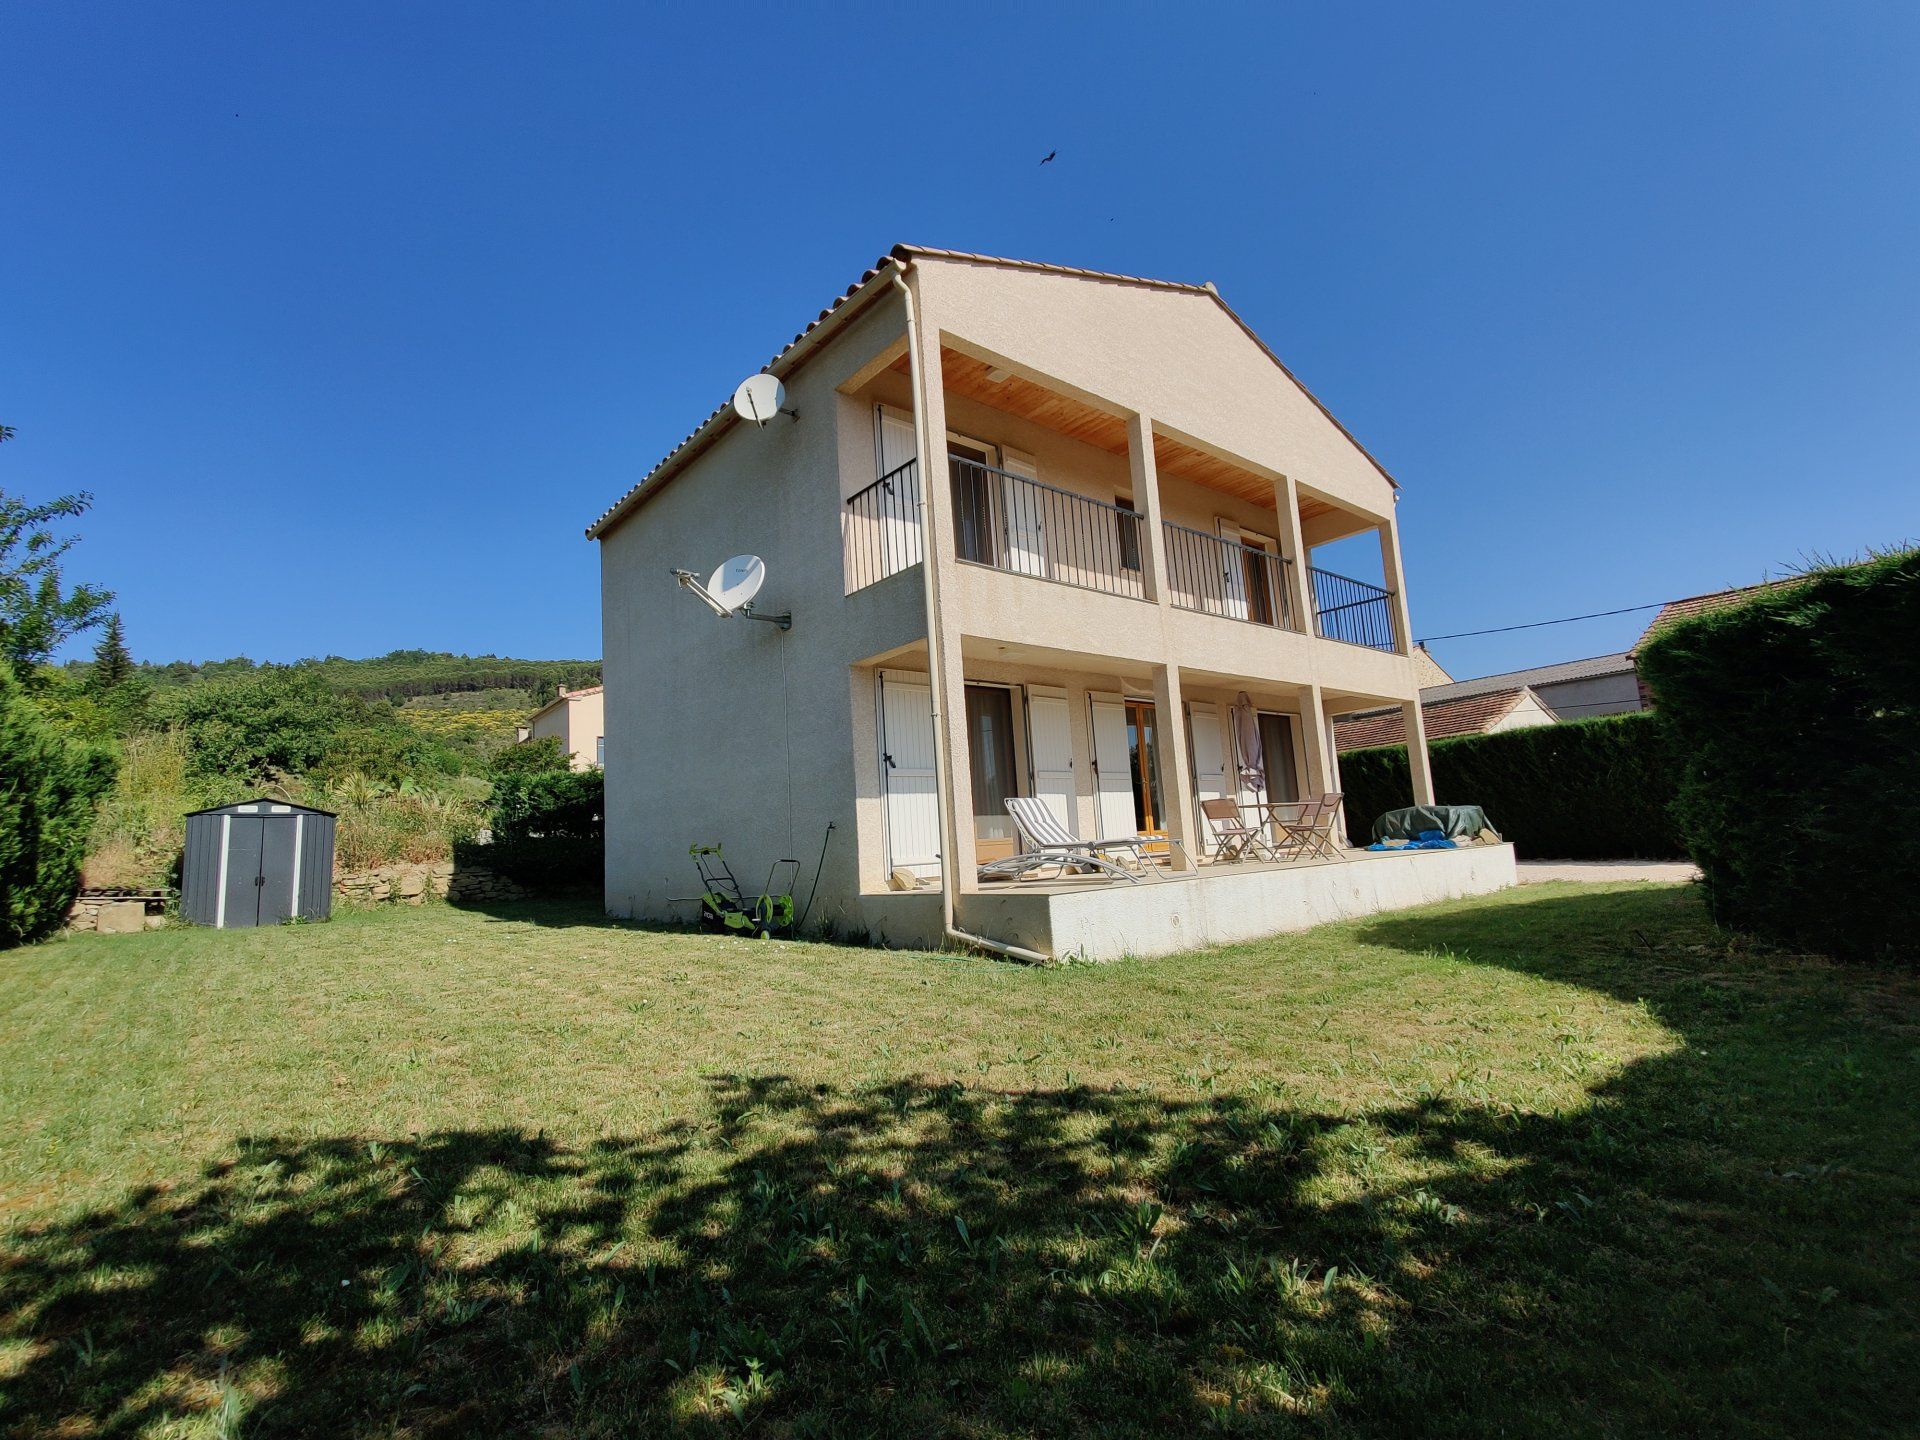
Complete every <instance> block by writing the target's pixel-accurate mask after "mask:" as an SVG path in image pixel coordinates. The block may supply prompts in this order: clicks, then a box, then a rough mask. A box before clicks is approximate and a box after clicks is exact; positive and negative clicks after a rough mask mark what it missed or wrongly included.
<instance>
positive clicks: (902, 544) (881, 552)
mask: <svg viewBox="0 0 1920 1440" xmlns="http://www.w3.org/2000/svg"><path fill="white" fill-rule="evenodd" d="M842 544H843V547H844V550H845V555H844V561H845V566H846V580H847V594H849V595H851V594H853V592H854V591H856V590H864V589H866V588H867V586H869V585H874V584H877V583H879V582H880V581H882V580H884V579H886V578H887V577H888V576H889V575H897V574H899V573H900V571H902V570H908V569H911V568H912V567H913V566H915V565H918V564H919V563H920V462H919V461H918V460H909V461H907V463H906V464H904V465H900V466H897V467H895V468H894V469H892V470H889V471H888V472H887V473H886V474H884V475H882V476H881V477H880V478H879V479H878V480H876V481H874V482H873V483H872V484H871V485H869V486H867V488H866V489H864V490H861V491H859V492H857V493H856V494H854V495H852V496H850V497H849V498H848V500H847V513H846V518H845V520H844V522H843V527H842Z"/></svg>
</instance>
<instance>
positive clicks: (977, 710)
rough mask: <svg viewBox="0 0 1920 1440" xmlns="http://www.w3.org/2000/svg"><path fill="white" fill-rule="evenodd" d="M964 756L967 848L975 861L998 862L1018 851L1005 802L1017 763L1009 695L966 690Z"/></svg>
mask: <svg viewBox="0 0 1920 1440" xmlns="http://www.w3.org/2000/svg"><path fill="white" fill-rule="evenodd" d="M967 750H968V755H969V761H970V764H971V767H972V769H973V843H974V852H975V854H976V856H977V857H978V858H979V859H980V860H981V861H983V862H984V861H988V860H1004V859H1005V858H1006V857H1007V856H1009V855H1011V854H1013V853H1014V851H1015V849H1016V848H1018V839H1017V837H1016V836H1015V835H1014V831H1013V817H1012V816H1010V815H1009V814H1007V799H1008V797H1010V796H1013V795H1017V794H1019V793H1020V792H1019V791H1018V790H1017V789H1016V788H1015V785H1014V767H1015V765H1016V763H1017V761H1016V758H1015V755H1014V745H1013V692H1012V691H1010V690H1007V689H1005V688H1003V687H1002V686H999V685H969V686H967Z"/></svg>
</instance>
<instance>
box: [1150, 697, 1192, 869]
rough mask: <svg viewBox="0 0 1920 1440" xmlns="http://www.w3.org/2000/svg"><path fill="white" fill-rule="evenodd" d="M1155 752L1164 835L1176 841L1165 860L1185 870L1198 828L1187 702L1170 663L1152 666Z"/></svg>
mask: <svg viewBox="0 0 1920 1440" xmlns="http://www.w3.org/2000/svg"><path fill="white" fill-rule="evenodd" d="M1153 729H1154V740H1155V744H1154V755H1155V758H1156V760H1157V761H1158V764H1159V770H1160V808H1161V809H1162V810H1164V811H1165V812H1166V813H1165V814H1164V815H1162V816H1160V817H1159V818H1160V822H1161V824H1162V825H1163V826H1164V827H1165V828H1166V832H1167V838H1168V839H1169V840H1176V841H1178V842H1179V843H1178V844H1176V845H1170V846H1169V847H1168V848H1169V849H1170V850H1171V851H1172V854H1171V855H1170V856H1169V858H1168V863H1169V865H1171V867H1172V868H1173V869H1175V870H1188V869H1191V868H1193V865H1194V863H1195V862H1196V861H1197V860H1198V859H1199V858H1200V829H1199V825H1198V824H1197V823H1196V811H1195V807H1194V803H1193V767H1192V766H1190V765H1189V764H1188V763H1187V713H1186V702H1185V700H1184V699H1183V698H1182V695H1181V691H1180V671H1179V669H1178V668H1177V667H1175V666H1172V665H1156V666H1154V667H1153Z"/></svg>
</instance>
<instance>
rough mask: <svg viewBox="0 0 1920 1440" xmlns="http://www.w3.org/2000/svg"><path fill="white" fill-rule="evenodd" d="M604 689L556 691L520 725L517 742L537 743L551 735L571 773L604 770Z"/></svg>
mask: <svg viewBox="0 0 1920 1440" xmlns="http://www.w3.org/2000/svg"><path fill="white" fill-rule="evenodd" d="M606 698H607V697H606V694H605V692H604V688H603V687H602V686H599V685H589V686H587V687H586V688H585V689H583V690H569V689H567V687H566V686H564V685H562V686H561V687H560V693H559V695H557V696H556V697H555V698H554V699H552V700H549V701H548V702H547V703H546V704H545V705H542V706H541V707H540V708H539V709H538V710H536V711H534V712H533V718H532V719H530V720H528V721H527V723H526V724H524V725H522V726H521V727H520V730H519V737H518V738H519V740H520V741H521V742H522V743H524V742H526V741H528V740H541V739H545V738H546V737H547V736H549V735H551V736H553V738H554V739H556V740H558V741H559V742H560V748H561V750H562V751H564V752H565V754H566V756H567V763H568V764H569V765H571V766H572V767H573V768H574V769H575V770H585V769H587V768H588V767H589V766H593V765H598V766H600V767H601V768H603V769H604V768H605V767H606V763H607V719H606V715H607V707H606Z"/></svg>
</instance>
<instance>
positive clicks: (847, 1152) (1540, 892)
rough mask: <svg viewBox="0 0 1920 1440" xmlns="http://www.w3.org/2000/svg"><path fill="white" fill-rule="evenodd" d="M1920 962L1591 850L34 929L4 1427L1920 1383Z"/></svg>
mask: <svg viewBox="0 0 1920 1440" xmlns="http://www.w3.org/2000/svg"><path fill="white" fill-rule="evenodd" d="M1916 1041H1920V982H1916V981H1914V980H1913V979H1912V978H1910V977H1908V978H1900V977H1890V976H1886V975H1872V974H1862V973H1858V972H1847V971H1841V970H1837V969H1834V968H1832V967H1829V966H1827V965H1824V964H1822V963H1819V962H1817V961H1813V960H1808V959H1805V958H1801V957H1794V956H1782V955H1774V954H1756V953H1752V952H1750V951H1747V950H1743V949H1740V948H1737V947H1729V946H1728V945H1727V944H1726V943H1725V942H1724V941H1722V940H1721V939H1719V938H1718V937H1717V936H1716V935H1715V934H1714V932H1712V931H1711V930H1710V929H1709V928H1708V927H1707V926H1706V924H1705V922H1704V920H1703V918H1702V914H1701V908H1700V905H1699V901H1698V899H1697V898H1696V896H1695V895H1694V894H1693V893H1691V892H1690V891H1688V890H1685V889H1678V888H1662V887H1651V886H1617V887H1608V888H1604V889H1597V888H1593V887H1574V886H1542V887H1537V888H1530V889H1528V890H1525V891H1521V892H1514V893H1511V894H1508V895H1505V896H1499V897H1493V898H1490V899H1485V900H1477V901H1466V902H1461V903H1457V904H1452V905H1445V906H1438V907H1433V908H1429V909H1426V910H1421V911H1415V912H1407V913H1403V914H1399V915H1393V916H1386V917H1379V918H1376V919H1374V920H1370V921H1362V922H1355V923H1352V924H1346V925H1339V926H1331V927H1328V928H1325V929H1322V930H1319V931H1315V932H1313V933H1312V934H1310V935H1305V936H1298V937H1290V938H1287V939H1283V940H1278V941H1272V942H1267V943H1262V944H1258V945H1248V946H1242V947H1238V948H1235V949H1230V950H1223V951H1215V952H1211V953H1207V954H1202V955H1193V956H1187V957H1183V958H1180V959H1175V960H1160V961H1139V962H1132V963H1127V964H1119V965H1113V966H1106V967H1069V968H1064V969H1056V970H1032V969H1023V968H1019V967H1015V966H1011V965H1005V964H999V963H992V962H986V961H981V960H975V959H965V958H956V957H951V956H938V955H924V954H908V953H895V952H885V951H871V950H857V949H843V948H834V947H828V946H816V945H787V944H766V945H757V944H754V943H753V942H749V941H738V940H721V939H708V938H699V937H693V936H689V935H684V934H676V933H661V932H652V931H646V930H641V929H635V928H626V927H616V926H612V925H609V924H607V923H605V922H604V921H602V920H600V919H599V918H598V917H597V916H595V915H594V914H592V913H591V911H589V910H583V909H577V908H575V909H569V908H566V907H525V908H521V909H517V910H513V911H502V912H499V913H496V914H482V913H477V912H470V911H459V910H453V909H449V908H447V907H444V906H436V907H430V908H427V909H424V910H418V911H388V912H384V913H378V914H361V915H349V916H343V917H341V918H340V919H337V920H335V921H334V922H333V923H331V924H328V925H324V926H312V927H297V928H287V929H281V930H277V931H269V932H260V931H239V932H231V933H210V932H192V931H170V932H163V933H157V934H151V935H144V936H133V937H125V938H116V937H87V938H84V939H73V940H63V941H57V942H54V943H49V944H46V945H41V946H38V947H34V948H31V949H28V950H25V951H16V952H13V953H10V954H6V955H0V1433H5V1434H9V1435H21V1436H39V1435H62V1436H65V1435H91V1434H129V1435H132V1434H137V1435H143V1436H148V1435H150V1436H159V1435H183V1436H184V1435H250V1436H251V1435H274V1434H303V1435H326V1436H355V1437H358V1436H376V1435H378V1436H387V1435H407V1436H427V1435H436V1436H438V1435H445V1436H455V1435H461V1436H468V1435H484V1434H514V1435H556V1436H557V1435H596V1436H597V1435H606V1436H614V1435H620V1436H628V1435H632V1436H644V1435H678V1434H713V1435H730V1434H738V1433H741V1432H742V1431H745V1432H747V1433H751V1434H756V1435H767V1436H784V1435H792V1436H828V1435H849V1436H851V1435H868V1434H884V1435H958V1436H970V1437H989V1436H1005V1435H1031V1436H1063V1435H1134V1434H1154V1435H1187V1434H1193V1433H1204V1432H1208V1431H1212V1430H1218V1431H1222V1432H1229V1433H1232V1432H1241V1433H1252V1434H1295V1433H1299V1434H1334V1435H1344V1434H1356V1435H1463V1436H1464V1435H1471V1436H1483V1435H1494V1434H1499V1435H1507V1436H1526V1435H1540V1436H1555V1437H1560V1436H1587V1435H1595V1436H1598V1435H1617V1436H1638V1435H1647V1434H1656V1433H1657V1434H1670V1435H1713V1436H1723V1435H1725V1436H1736V1435H1768V1436H1781V1437H1789V1436H1791V1437H1795V1440H1799V1437H1806V1436H1815V1435H1833V1436H1859V1435H1912V1434H1914V1433H1916V1432H1920V1385H1917V1384H1916V1383H1915V1378H1914V1377H1915V1375H1916V1374H1920V1343H1917V1342H1916V1336H1917V1335H1920V1314H1916V1310H1917V1309H1920V1105H1917V1104H1916V1101H1915V1095H1916V1093H1920V1058H1917V1057H1920V1044H1916Z"/></svg>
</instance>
